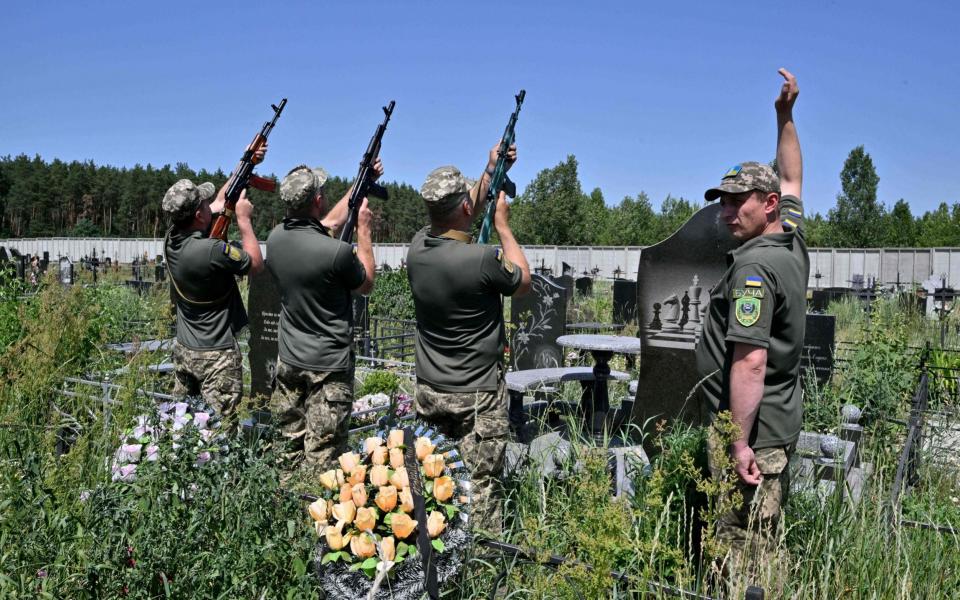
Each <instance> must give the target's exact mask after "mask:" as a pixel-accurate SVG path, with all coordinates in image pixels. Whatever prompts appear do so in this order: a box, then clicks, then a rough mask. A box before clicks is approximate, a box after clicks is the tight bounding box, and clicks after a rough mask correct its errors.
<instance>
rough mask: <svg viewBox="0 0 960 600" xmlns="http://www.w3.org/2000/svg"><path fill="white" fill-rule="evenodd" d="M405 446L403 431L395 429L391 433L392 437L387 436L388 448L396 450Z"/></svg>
mask: <svg viewBox="0 0 960 600" xmlns="http://www.w3.org/2000/svg"><path fill="white" fill-rule="evenodd" d="M402 445H403V430H402V429H394V430H393V431H391V432H390V435H388V436H387V448H388V449H389V448H396V447H397V446H402Z"/></svg>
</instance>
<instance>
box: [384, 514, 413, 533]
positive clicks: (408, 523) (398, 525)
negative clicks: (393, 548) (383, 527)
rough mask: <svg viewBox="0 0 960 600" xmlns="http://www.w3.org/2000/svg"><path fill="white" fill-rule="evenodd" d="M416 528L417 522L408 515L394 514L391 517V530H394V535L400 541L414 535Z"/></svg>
mask: <svg viewBox="0 0 960 600" xmlns="http://www.w3.org/2000/svg"><path fill="white" fill-rule="evenodd" d="M416 528H417V522H416V521H414V520H413V519H411V518H410V517H408V516H407V515H404V514H401V513H394V514H393V515H392V516H391V517H390V529H392V530H393V534H394V535H395V536H397V537H398V538H400V539H403V538H405V537H407V536H408V535H410V534H411V533H413V530H414V529H416Z"/></svg>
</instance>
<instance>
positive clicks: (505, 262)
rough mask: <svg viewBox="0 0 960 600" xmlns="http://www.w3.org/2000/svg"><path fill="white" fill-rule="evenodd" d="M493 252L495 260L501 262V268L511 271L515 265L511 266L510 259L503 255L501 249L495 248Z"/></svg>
mask: <svg viewBox="0 0 960 600" xmlns="http://www.w3.org/2000/svg"><path fill="white" fill-rule="evenodd" d="M495 254H496V256H497V260H498V261H499V262H500V263H502V264H503V268H504V269H506V271H507V273H513V269H514V268H515V267H514V266H513V263H512V262H511V261H510V259H509V258H507V257H506V256H504V254H503V249H502V248H497V249H496V250H495Z"/></svg>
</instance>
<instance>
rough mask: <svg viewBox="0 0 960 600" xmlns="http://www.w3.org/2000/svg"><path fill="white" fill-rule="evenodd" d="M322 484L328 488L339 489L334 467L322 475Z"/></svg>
mask: <svg viewBox="0 0 960 600" xmlns="http://www.w3.org/2000/svg"><path fill="white" fill-rule="evenodd" d="M320 485H322V486H323V487H325V488H327V489H328V490H335V489H337V472H336V471H334V470H333V469H330V470H329V471H327V472H326V473H324V474H323V475H321V476H320Z"/></svg>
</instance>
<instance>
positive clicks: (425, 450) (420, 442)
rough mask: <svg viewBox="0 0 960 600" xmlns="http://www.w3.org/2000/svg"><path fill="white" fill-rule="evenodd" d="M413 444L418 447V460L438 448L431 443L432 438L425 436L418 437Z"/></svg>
mask: <svg viewBox="0 0 960 600" xmlns="http://www.w3.org/2000/svg"><path fill="white" fill-rule="evenodd" d="M413 446H414V448H416V449H417V460H423V459H424V458H426V457H427V456H429V455H431V454H433V451H434V450H435V449H436V446H435V445H433V444H431V443H430V439H429V438H425V437H418V438H417V441H415V442H414V443H413Z"/></svg>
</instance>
